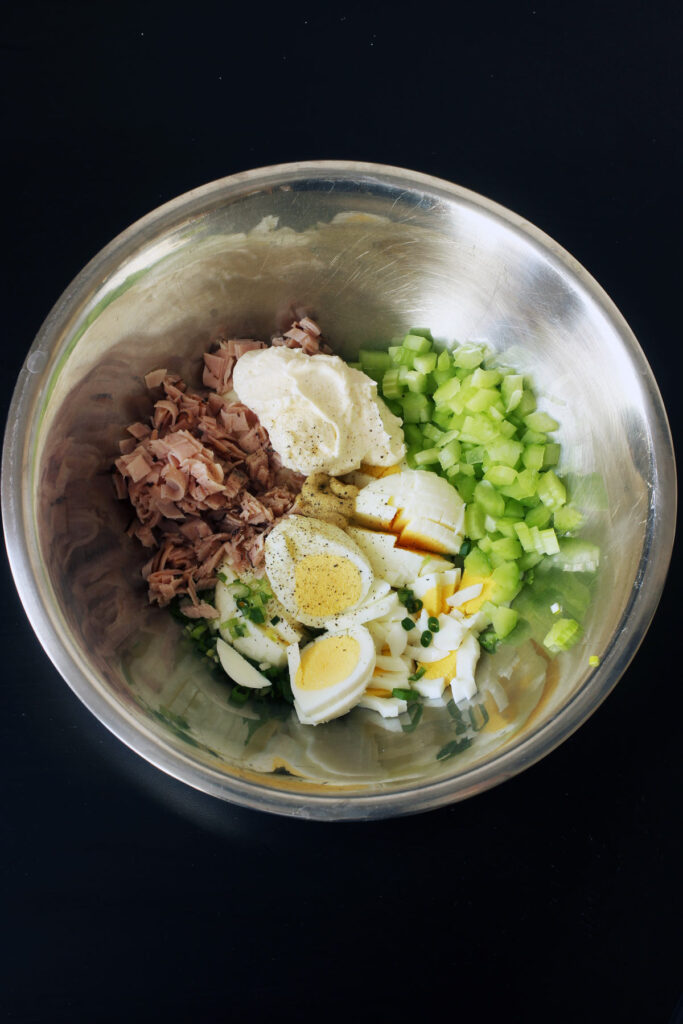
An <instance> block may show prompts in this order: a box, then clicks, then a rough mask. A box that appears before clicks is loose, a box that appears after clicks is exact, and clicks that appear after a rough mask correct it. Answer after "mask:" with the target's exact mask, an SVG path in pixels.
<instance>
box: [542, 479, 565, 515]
mask: <svg viewBox="0 0 683 1024" xmlns="http://www.w3.org/2000/svg"><path fill="white" fill-rule="evenodd" d="M537 493H538V496H539V498H540V499H541V501H542V502H543V504H544V505H545V506H546V507H547V508H549V509H552V510H553V511H555V510H556V509H558V508H560V507H561V506H562V505H564V504H565V502H566V500H567V489H566V487H565V486H564V484H563V483H562V481H561V480H560V479H559V478H558V477H557V476H556V475H555V473H554V472H553V471H552V469H548V470H546V472H545V473H543V474H542V475H541V477H540V478H539V481H538V487H537Z"/></svg>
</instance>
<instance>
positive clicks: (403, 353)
mask: <svg viewBox="0 0 683 1024" xmlns="http://www.w3.org/2000/svg"><path fill="white" fill-rule="evenodd" d="M389 355H390V356H391V361H392V363H394V365H395V366H407V367H408V369H409V370H412V368H413V362H414V361H415V353H414V352H411V351H410V349H407V348H404V347H403V345H392V347H391V348H390V349H389Z"/></svg>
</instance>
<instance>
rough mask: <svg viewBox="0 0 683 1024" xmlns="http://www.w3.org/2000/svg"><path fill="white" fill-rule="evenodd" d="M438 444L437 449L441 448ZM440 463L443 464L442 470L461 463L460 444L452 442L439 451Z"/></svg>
mask: <svg viewBox="0 0 683 1024" xmlns="http://www.w3.org/2000/svg"><path fill="white" fill-rule="evenodd" d="M439 447H440V446H439V444H438V442H437V448H439ZM439 462H440V463H441V468H442V469H450V467H451V466H454V465H455V464H456V462H458V463H459V462H460V442H459V441H451V442H450V443H449V444H447V445H444V446H443V447H441V448H440V451H439Z"/></svg>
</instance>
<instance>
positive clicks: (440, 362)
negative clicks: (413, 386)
mask: <svg viewBox="0 0 683 1024" xmlns="http://www.w3.org/2000/svg"><path fill="white" fill-rule="evenodd" d="M452 365H453V360H452V359H451V354H450V352H448V351H446V349H444V351H443V352H439V355H438V357H437V360H436V367H437V369H438V370H450V368H451V367H452Z"/></svg>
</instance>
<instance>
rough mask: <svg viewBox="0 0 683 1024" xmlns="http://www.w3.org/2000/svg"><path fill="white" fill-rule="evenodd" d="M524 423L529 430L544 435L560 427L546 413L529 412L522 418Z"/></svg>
mask: <svg viewBox="0 0 683 1024" xmlns="http://www.w3.org/2000/svg"><path fill="white" fill-rule="evenodd" d="M524 422H525V423H526V425H527V427H528V428H529V429H530V430H537V431H539V433H541V432H542V433H546V434H549V433H551V431H553V430H557V428H558V427H559V425H560V424H559V423H558V422H557V420H554V419H553V418H552V416H549V415H548V413H547V412H530V413H529V414H528V415H527V416H524Z"/></svg>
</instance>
